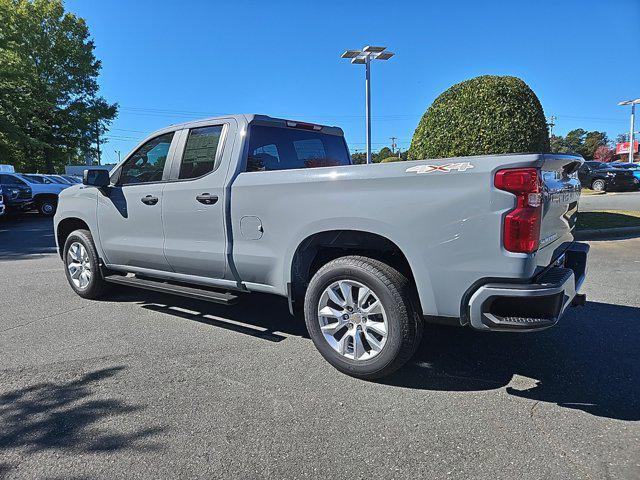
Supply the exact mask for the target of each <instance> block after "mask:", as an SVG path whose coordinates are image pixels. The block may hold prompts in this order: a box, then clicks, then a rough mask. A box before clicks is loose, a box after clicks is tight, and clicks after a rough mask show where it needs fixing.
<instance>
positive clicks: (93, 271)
mask: <svg viewBox="0 0 640 480" xmlns="http://www.w3.org/2000/svg"><path fill="white" fill-rule="evenodd" d="M63 259H64V265H65V273H66V275H67V280H68V281H69V285H71V288H73V290H74V291H75V292H76V293H77V294H78V295H80V296H81V297H83V298H89V299H97V298H100V297H102V296H103V295H104V293H105V292H106V290H107V282H105V281H104V278H103V277H102V272H101V271H100V263H99V260H98V253H97V251H96V247H95V245H94V244H93V238H92V237H91V233H90V232H89V231H88V230H75V231H73V232H71V234H70V235H69V236H68V237H67V240H66V241H65V243H64V249H63Z"/></svg>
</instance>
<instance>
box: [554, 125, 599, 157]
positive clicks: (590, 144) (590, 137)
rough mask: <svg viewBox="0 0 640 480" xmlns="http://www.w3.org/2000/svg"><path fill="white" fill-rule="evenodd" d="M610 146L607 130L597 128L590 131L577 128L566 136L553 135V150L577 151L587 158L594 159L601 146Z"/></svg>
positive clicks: (558, 151) (559, 151) (560, 151)
mask: <svg viewBox="0 0 640 480" xmlns="http://www.w3.org/2000/svg"><path fill="white" fill-rule="evenodd" d="M608 146H609V138H608V137H607V134H606V133H605V132H598V131H597V130H594V131H591V132H588V131H586V130H584V129H583V128H576V129H574V130H571V131H570V132H569V133H567V135H566V136H564V137H562V136H558V135H553V136H552V137H551V151H552V152H556V153H577V154H578V155H582V156H583V157H584V158H585V159H586V160H593V159H594V158H595V154H596V151H597V150H598V149H599V147H607V148H608Z"/></svg>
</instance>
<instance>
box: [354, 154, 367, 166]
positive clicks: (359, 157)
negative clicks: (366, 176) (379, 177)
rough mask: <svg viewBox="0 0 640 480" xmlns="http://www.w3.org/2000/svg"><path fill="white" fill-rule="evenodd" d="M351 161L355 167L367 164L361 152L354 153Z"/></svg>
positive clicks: (364, 155)
mask: <svg viewBox="0 0 640 480" xmlns="http://www.w3.org/2000/svg"><path fill="white" fill-rule="evenodd" d="M351 161H352V162H353V163H355V164H356V165H360V164H362V163H367V154H366V153H362V152H356V153H352V154H351Z"/></svg>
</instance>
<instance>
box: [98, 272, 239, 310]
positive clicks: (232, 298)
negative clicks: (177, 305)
mask: <svg viewBox="0 0 640 480" xmlns="http://www.w3.org/2000/svg"><path fill="white" fill-rule="evenodd" d="M104 279H105V281H106V282H110V283H117V284H119V285H126V286H128V287H136V288H142V289H145V290H153V291H154V292H161V293H169V294H171V295H180V296H183V297H189V298H195V299H196V300H205V301H207V302H214V303H222V304H224V305H233V304H234V303H236V302H237V301H238V296H237V295H234V294H233V293H230V292H220V291H214V290H208V289H207V288H206V287H203V288H198V287H188V286H186V285H181V284H176V283H169V282H166V281H164V280H159V279H158V280H155V279H154V280H152V279H149V278H138V277H125V276H123V275H107V276H106V277H104Z"/></svg>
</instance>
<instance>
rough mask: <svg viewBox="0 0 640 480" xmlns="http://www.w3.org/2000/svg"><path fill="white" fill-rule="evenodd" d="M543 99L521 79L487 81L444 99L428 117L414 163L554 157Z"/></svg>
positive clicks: (470, 83)
mask: <svg viewBox="0 0 640 480" xmlns="http://www.w3.org/2000/svg"><path fill="white" fill-rule="evenodd" d="M548 151H550V145H549V132H548V129H547V122H546V118H545V116H544V111H543V110H542V106H541V105H540V101H539V100H538V97H536V95H535V93H533V91H532V90H531V89H530V88H529V86H528V85H527V84H526V83H525V82H523V81H522V80H521V79H519V78H516V77H499V76H488V75H487V76H482V77H476V78H472V79H471V80H467V81H465V82H462V83H458V84H457V85H454V86H453V87H451V88H449V89H448V90H447V91H445V92H444V93H442V94H441V95H440V96H439V97H438V98H437V99H436V100H435V101H434V102H433V104H432V105H431V106H430V107H429V109H428V110H427V112H426V113H425V114H424V116H423V117H422V119H421V120H420V123H419V124H418V127H417V128H416V131H415V133H414V134H413V138H412V140H411V147H410V149H409V158H411V159H421V158H442V157H456V156H466V155H483V154H492V153H515V152H548Z"/></svg>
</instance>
